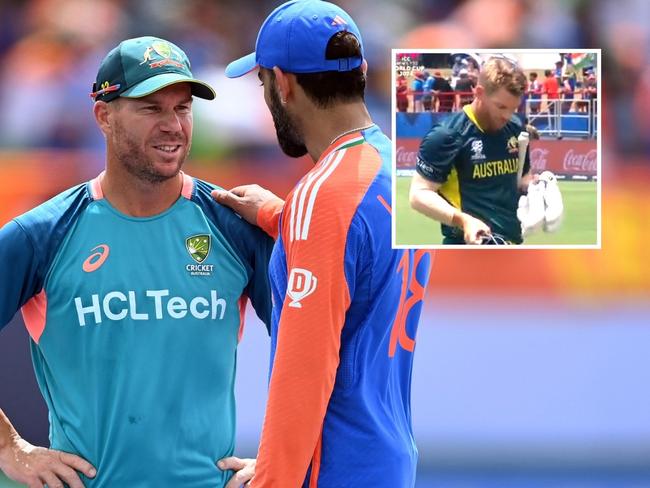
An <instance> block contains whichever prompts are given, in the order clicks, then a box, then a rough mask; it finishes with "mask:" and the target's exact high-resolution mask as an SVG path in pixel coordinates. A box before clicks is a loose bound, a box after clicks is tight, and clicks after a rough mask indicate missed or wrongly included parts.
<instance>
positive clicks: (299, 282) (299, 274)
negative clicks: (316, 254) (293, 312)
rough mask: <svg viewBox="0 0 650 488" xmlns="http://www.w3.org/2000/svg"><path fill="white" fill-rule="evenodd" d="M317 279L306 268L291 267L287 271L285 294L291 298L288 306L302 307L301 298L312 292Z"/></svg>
mask: <svg viewBox="0 0 650 488" xmlns="http://www.w3.org/2000/svg"><path fill="white" fill-rule="evenodd" d="M317 284H318V279H317V278H316V277H315V276H314V274H313V273H312V272H311V271H309V270H308V269H303V268H293V269H292V270H291V273H289V283H287V295H289V298H291V303H290V304H289V306H290V307H294V308H302V304H301V303H300V302H301V300H304V299H305V298H306V297H308V296H309V295H311V294H312V293H314V291H315V290H316V285H317Z"/></svg>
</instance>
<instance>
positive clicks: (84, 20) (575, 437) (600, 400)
mask: <svg viewBox="0 0 650 488" xmlns="http://www.w3.org/2000/svg"><path fill="white" fill-rule="evenodd" d="M277 3H279V2H271V1H267V0H265V1H255V2H253V1H244V0H239V1H234V0H231V1H219V2H215V1H212V0H186V1H184V2H180V1H171V0H168V1H163V0H140V1H137V2H136V1H128V0H119V1H118V0H113V1H109V0H94V1H89V0H32V1H23V0H13V1H12V0H3V1H2V2H0V224H2V223H5V222H6V221H8V220H9V219H11V218H12V217H13V216H15V215H17V214H19V213H21V212H23V211H26V210H27V209H29V208H31V207H33V206H34V205H36V204H38V203H40V202H42V201H43V200H45V199H46V198H48V197H50V196H52V195H54V194H56V193H58V192H59V191H61V190H62V189H64V188H66V187H68V186H71V185H73V184H75V183H77V182H80V181H83V180H86V179H89V178H91V177H93V176H95V175H96V174H97V173H98V172H99V171H100V170H101V168H102V167H103V143H102V139H101V137H100V134H99V131H98V130H97V129H96V128H95V126H94V123H93V120H92V118H91V112H90V109H91V101H90V98H89V96H88V93H89V92H90V86H91V83H92V81H93V79H94V76H95V72H96V69H97V66H98V64H99V61H100V59H101V58H102V57H103V56H104V54H105V53H106V52H107V51H108V50H109V49H110V48H111V47H113V46H114V45H115V44H116V43H117V42H119V41H120V40H121V39H123V38H126V37H132V36H136V35H145V34H152V35H159V36H163V37H168V38H169V39H171V40H173V41H175V42H177V43H178V44H180V45H181V46H182V47H183V48H184V49H185V50H186V51H187V52H188V53H189V55H190V58H191V59H192V61H193V67H194V71H195V74H196V75H198V76H200V77H204V78H207V79H209V80H211V81H212V82H213V84H214V86H215V87H216V89H217V91H218V98H217V100H216V101H214V102H211V103H210V102H206V103H198V102H197V103H196V105H195V106H196V112H195V144H194V148H193V154H192V161H191V162H190V163H189V165H188V172H189V173H191V174H193V175H195V176H198V177H203V178H206V179H208V180H211V181H213V182H215V183H217V184H220V185H222V186H225V187H229V186H231V185H236V184H241V183H248V182H259V183H261V184H264V185H265V186H268V187H270V188H271V189H273V190H275V191H276V192H278V193H280V194H286V192H287V191H288V190H289V189H290V188H291V186H292V184H293V183H294V182H295V181H297V179H298V178H299V176H300V175H301V174H302V173H303V172H304V171H305V169H306V168H307V167H308V164H309V163H308V162H306V161H302V162H300V163H296V162H294V161H287V160H286V158H284V157H283V156H282V155H281V154H280V152H279V150H278V149H277V148H276V145H275V137H274V132H273V128H272V123H271V119H270V117H269V116H268V115H267V113H266V108H265V107H264V106H263V103H262V93H261V89H260V88H259V87H258V86H257V84H258V83H257V81H256V80H255V78H254V77H250V78H244V79H240V80H227V79H225V78H224V76H223V68H224V66H225V64H226V63H227V62H228V61H229V60H231V59H234V58H235V57H236V56H239V55H241V54H243V53H246V52H249V51H250V50H251V48H252V46H253V45H254V42H255V37H256V33H257V28H258V27H259V25H260V23H261V22H262V20H263V18H264V17H265V15H266V13H267V12H268V11H270V10H271V8H272V7H274V6H275V5H276V4H277ZM340 3H341V5H342V6H344V7H345V8H346V9H348V10H349V11H350V13H351V14H352V15H353V17H355V18H356V19H357V21H358V24H359V26H360V28H361V31H362V32H363V34H364V36H365V37H364V41H365V44H366V50H367V56H368V60H369V65H370V71H369V87H368V96H367V101H368V104H369V106H370V110H371V112H372V114H373V116H374V118H375V120H376V121H377V122H378V123H379V124H380V125H381V127H382V128H383V129H384V130H385V131H386V132H387V133H390V116H391V110H393V108H392V107H391V105H390V97H391V92H392V90H393V89H394V88H393V84H392V81H391V72H390V48H392V47H400V48H407V49H409V48H423V47H430V48H448V49H455V48H458V47H472V48H487V47H489V48H495V49H499V48H506V47H522V48H558V49H559V48H562V49H578V48H598V47H601V48H603V58H604V59H603V73H602V75H603V90H604V92H603V94H604V98H605V101H604V103H603V108H602V110H601V114H602V115H603V134H602V136H603V140H604V143H603V149H604V152H603V175H602V176H603V216H602V222H603V242H602V250H600V251H591V250H590V251H552V252H549V251H531V250H520V251H515V252H510V251H506V252H499V253H490V252H483V251H477V252H470V253H467V252H462V251H439V252H438V253H437V255H436V257H435V263H434V271H433V276H432V280H431V284H430V287H429V289H428V295H427V300H426V305H425V312H424V316H423V319H422V321H421V325H420V330H419V332H418V337H417V348H416V349H417V352H416V358H415V372H414V377H413V420H414V430H415V434H416V437H417V440H418V446H419V450H420V467H419V474H418V484H417V486H418V488H429V487H436V488H437V487H440V488H460V487H463V488H465V487H472V488H497V487H499V488H503V487H506V488H508V487H512V488H537V487H540V488H541V487H544V488H547V487H561V488H578V487H579V488H614V487H616V488H632V487H634V488H641V487H650V393H648V392H649V391H650V389H648V384H649V383H650V354H648V351H649V348H650V322H649V320H648V317H649V316H650V264H649V261H648V258H647V256H646V257H644V256H645V255H646V254H645V253H646V252H647V250H646V249H645V246H646V245H647V243H648V242H650V239H649V238H650V233H649V232H648V227H647V225H648V224H647V223H648V221H649V220H650V197H649V196H648V191H647V185H648V181H650V178H649V177H650V167H649V166H648V155H649V153H650V122H649V121H650V118H648V116H647V114H648V113H649V112H650V90H649V88H650V68H649V66H650V63H648V61H649V59H648V52H649V49H648V47H650V29H649V28H648V24H647V22H646V20H647V19H648V18H650V3H648V2H646V1H645V0H620V1H618V2H608V1H605V0H595V1H586V0H572V1H571V2H566V1H560V0H545V1H518V0H465V1H451V0H413V1H407V0H398V1H391V0H375V1H370V0H347V1H342V2H340ZM644 19H646V20H644ZM0 272H2V273H11V272H12V269H11V263H0ZM248 317H250V319H249V323H248V325H247V331H246V333H245V335H244V338H243V341H242V343H241V347H240V353H239V359H240V361H239V366H238V384H237V395H238V399H239V403H238V430H239V432H238V443H237V451H238V453H240V454H243V455H253V454H254V453H255V445H256V441H257V437H258V433H259V429H260V425H261V422H262V415H263V406H264V401H265V400H264V399H265V392H266V375H267V367H268V365H267V363H268V341H267V339H266V338H265V335H264V332H263V330H262V327H261V326H259V323H257V321H256V320H254V319H253V318H252V317H253V314H252V313H250V314H248ZM62 354H74V351H62ZM80 367H83V365H82V364H80ZM0 392H1V393H0V405H1V406H2V408H3V409H4V410H5V411H6V413H7V415H8V416H9V417H10V418H11V419H12V420H13V421H14V422H15V424H16V427H17V429H18V430H19V432H21V433H22V434H23V436H24V437H25V438H27V439H28V440H29V441H31V442H33V443H37V444H46V443H47V416H46V412H45V410H44V405H43V402H42V400H41V398H40V395H39V393H38V391H37V389H36V385H35V381H34V379H33V372H32V368H31V362H30V359H29V352H28V338H27V334H26V333H25V331H24V327H22V323H21V318H20V315H17V316H16V317H15V319H14V321H13V323H11V324H10V325H9V326H8V327H7V328H5V329H4V330H3V331H2V333H0ZM369 455H372V451H371V449H370V450H369ZM0 486H12V485H11V484H9V483H8V482H3V481H0Z"/></svg>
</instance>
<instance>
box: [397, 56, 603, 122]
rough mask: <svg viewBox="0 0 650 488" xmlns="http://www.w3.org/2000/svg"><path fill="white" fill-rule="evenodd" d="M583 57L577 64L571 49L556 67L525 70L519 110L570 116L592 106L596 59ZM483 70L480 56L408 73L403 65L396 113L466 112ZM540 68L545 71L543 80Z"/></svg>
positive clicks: (595, 92) (455, 57)
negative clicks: (524, 87) (524, 86)
mask: <svg viewBox="0 0 650 488" xmlns="http://www.w3.org/2000/svg"><path fill="white" fill-rule="evenodd" d="M576 57H577V55H576ZM398 58H399V55H398ZM582 58H583V56H581V57H580V64H579V65H576V64H575V63H574V62H573V56H572V55H571V54H570V53H558V61H557V62H556V63H555V66H554V68H552V69H551V68H550V67H548V68H549V69H543V68H542V69H541V70H526V74H527V76H528V80H527V82H526V89H525V92H524V95H523V97H522V103H521V105H520V107H519V112H521V113H522V114H525V115H526V116H529V115H536V114H539V113H540V112H542V113H543V112H549V113H555V112H561V113H564V114H566V113H572V112H579V113H586V112H588V111H590V110H592V108H594V107H593V105H591V104H590V102H592V101H594V100H596V99H597V93H598V84H597V70H596V63H595V57H594V56H589V57H588V58H587V59H582ZM398 63H399V59H398ZM480 69H481V66H480V60H477V59H476V57H474V56H473V55H468V54H465V55H463V54H453V55H452V54H450V55H449V60H448V62H447V65H446V66H437V65H436V66H425V69H423V70H415V71H413V72H412V73H409V74H408V75H407V74H405V73H404V72H402V71H400V70H399V67H398V69H397V73H396V75H397V77H396V103H397V107H396V108H397V111H399V112H453V111H458V110H461V109H462V108H463V106H465V105H467V104H469V103H471V102H472V100H473V99H474V94H475V90H476V84H477V82H478V77H479V73H480ZM538 71H542V72H543V73H544V77H543V78H541V77H540V76H539V72H538ZM443 73H444V74H443ZM445 75H446V76H445ZM409 81H410V83H409ZM590 105H591V106H590Z"/></svg>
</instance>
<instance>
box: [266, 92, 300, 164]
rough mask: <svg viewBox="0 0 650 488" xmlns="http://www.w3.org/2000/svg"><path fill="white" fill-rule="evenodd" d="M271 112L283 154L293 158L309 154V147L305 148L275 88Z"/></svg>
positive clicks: (272, 95)
mask: <svg viewBox="0 0 650 488" xmlns="http://www.w3.org/2000/svg"><path fill="white" fill-rule="evenodd" d="M270 110H271V116H272V117H273V125H275V133H276V135H277V137H278V144H280V149H282V152H283V153H284V154H286V155H287V156H289V157H291V158H299V157H301V156H304V155H305V154H307V146H305V143H304V142H303V140H302V138H301V136H300V132H299V131H298V129H297V128H296V126H295V124H294V123H293V121H292V120H291V117H290V116H289V114H288V113H287V111H286V110H285V109H284V107H283V106H282V104H281V103H280V98H279V97H278V94H277V93H276V91H275V87H271V107H270Z"/></svg>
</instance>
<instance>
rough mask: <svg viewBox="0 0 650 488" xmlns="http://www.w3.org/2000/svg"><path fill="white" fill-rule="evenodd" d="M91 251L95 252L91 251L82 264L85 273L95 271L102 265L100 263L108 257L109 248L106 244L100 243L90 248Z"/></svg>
mask: <svg viewBox="0 0 650 488" xmlns="http://www.w3.org/2000/svg"><path fill="white" fill-rule="evenodd" d="M92 251H97V252H93V253H92V254H91V255H90V256H88V259H86V260H85V261H84V263H83V265H82V268H83V270H84V271H85V272H86V273H92V272H93V271H97V270H98V269H99V268H100V267H101V266H102V264H104V261H106V260H107V259H108V254H109V252H110V249H109V247H108V246H107V245H106V244H100V245H99V246H97V247H95V248H93V249H91V252H92Z"/></svg>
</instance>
